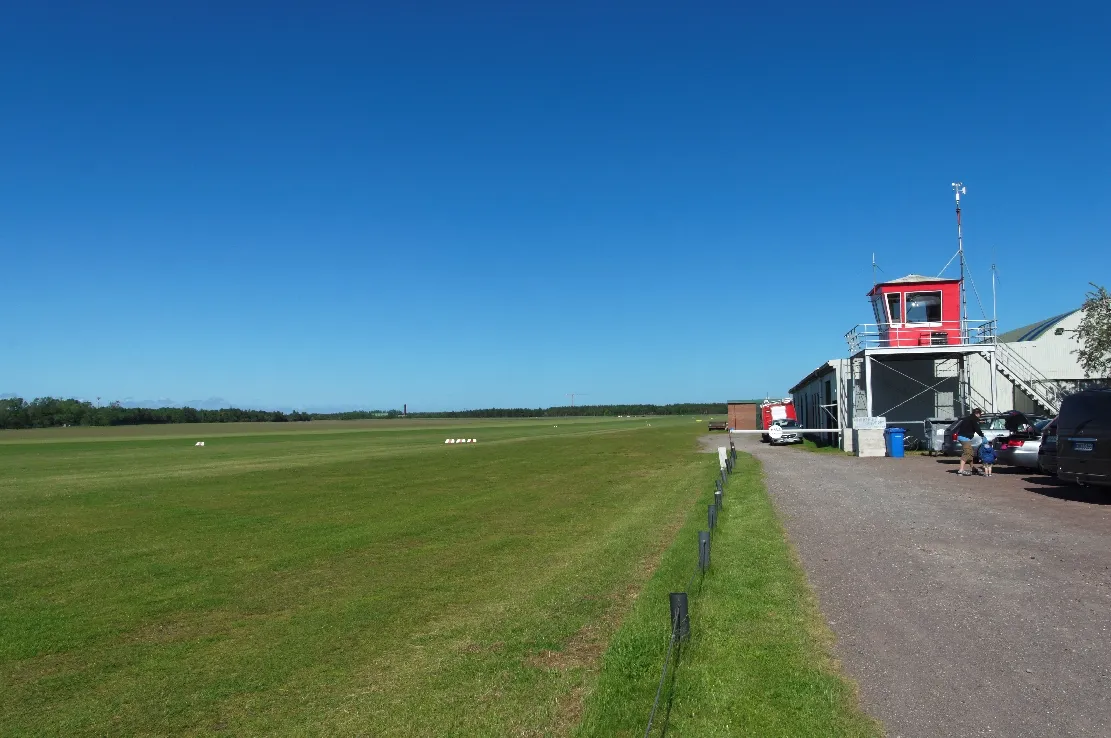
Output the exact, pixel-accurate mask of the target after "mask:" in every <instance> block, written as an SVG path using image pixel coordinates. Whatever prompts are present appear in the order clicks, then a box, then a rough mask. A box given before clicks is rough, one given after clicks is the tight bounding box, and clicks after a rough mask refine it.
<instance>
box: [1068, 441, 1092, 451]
mask: <svg viewBox="0 0 1111 738" xmlns="http://www.w3.org/2000/svg"><path fill="white" fill-rule="evenodd" d="M1072 448H1073V450H1074V451H1091V450H1092V449H1094V448H1095V446H1094V445H1093V444H1091V443H1084V442H1083V441H1077V442H1076V443H1074V444H1073V445H1072Z"/></svg>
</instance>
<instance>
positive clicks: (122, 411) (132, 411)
mask: <svg viewBox="0 0 1111 738" xmlns="http://www.w3.org/2000/svg"><path fill="white" fill-rule="evenodd" d="M312 417H313V416H312V415H310V414H309V413H302V412H293V413H283V412H281V411H278V410H241V409H239V408H235V407H229V408H223V409H220V410H198V409H196V408H192V407H159V408H148V407H123V406H122V405H120V403H118V402H113V403H112V404H110V405H104V406H103V407H97V406H96V405H93V404H92V403H91V402H83V401H81V400H74V399H60V398H57V397H39V398H37V399H35V400H32V401H31V402H26V401H25V400H24V399H23V398H22V397H10V398H5V399H0V428H3V429H18V428H58V427H62V426H67V425H84V426H92V425H157V424H165V423H241V422H288V421H305V420H312Z"/></svg>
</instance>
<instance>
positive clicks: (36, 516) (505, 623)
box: [0, 418, 873, 736]
mask: <svg viewBox="0 0 1111 738" xmlns="http://www.w3.org/2000/svg"><path fill="white" fill-rule="evenodd" d="M649 423H650V424H651V425H650V426H649ZM702 430H704V426H703V425H702V424H696V423H694V422H693V420H692V419H689V418H672V419H661V418H653V419H650V420H645V419H620V420H617V419H579V418H575V419H572V418H566V419H563V418H561V419H558V420H524V421H522V420H508V421H507V420H485V421H430V420H421V421H400V422H399V421H355V422H346V423H345V422H337V423H317V422H313V423H311V424H306V425H299V424H298V425H295V424H288V423H279V424H229V425H212V426H202V425H193V426H172V427H166V426H162V427H144V428H107V429H82V428H68V429H51V430H48V431H32V432H5V433H0V735H4V736H7V735H66V736H93V735H128V736H156V735H158V736H161V735H187V736H188V735H211V734H213V733H216V734H221V735H278V736H283V735H284V736H332V735H368V736H369V735H374V736H394V735H396V736H447V735H467V736H501V735H524V736H532V735H535V736H540V735H568V734H570V733H572V732H574V731H576V730H578V732H579V733H580V734H582V735H592V736H610V735H637V734H639V733H640V732H642V731H643V721H644V720H645V718H646V717H647V710H648V708H649V706H650V704H651V697H652V694H653V692H654V690H655V686H656V679H657V678H658V673H659V672H658V669H659V665H660V664H659V662H660V659H661V658H662V654H663V651H662V649H663V648H664V647H666V640H667V598H666V594H667V592H668V591H669V590H671V589H674V588H676V587H678V586H680V584H681V583H684V582H686V580H687V577H688V576H689V574H690V572H691V571H692V570H693V566H694V560H695V549H694V540H695V537H694V535H695V531H696V530H698V529H699V527H702V526H704V524H705V523H704V521H705V510H706V508H705V505H706V503H707V502H708V501H709V495H708V492H709V491H711V490H712V489H713V479H714V476H715V473H716V469H715V466H716V464H715V457H714V456H712V455H705V454H698V453H695V452H694V450H695V436H696V434H697V433H699V432H701V431H702ZM448 437H451V438H455V437H477V438H479V440H480V442H479V443H478V444H475V445H466V446H459V445H445V444H444V442H443V441H444V439H445V438H448ZM200 439H203V440H206V442H207V446H206V447H204V448H196V447H194V446H193V442H194V441H195V440H200ZM713 555H714V569H713V571H712V573H711V574H710V575H709V576H708V577H707V578H706V580H705V584H704V586H703V588H702V589H701V590H696V593H695V594H694V596H693V598H692V624H693V627H694V636H693V638H692V640H691V642H690V643H689V644H687V645H685V646H684V650H683V654H682V659H681V661H680V666H679V671H678V679H677V681H676V682H675V685H674V690H673V692H669V694H671V695H672V696H673V701H672V704H671V708H672V709H671V713H670V726H671V733H670V734H672V735H677V736H678V735H693V736H713V735H744V734H749V735H872V734H873V733H872V732H870V731H871V730H872V728H871V726H870V724H869V723H868V722H867V721H866V720H865V719H863V718H862V717H860V715H859V714H858V713H856V712H855V711H854V708H853V706H852V696H851V691H850V689H849V687H848V686H847V685H846V683H845V682H843V681H842V680H841V679H839V678H838V677H837V676H836V674H835V673H834V671H833V668H832V665H831V664H830V663H829V661H828V656H827V655H826V654H827V653H828V651H827V646H828V642H827V639H828V634H827V633H826V632H825V631H824V630H823V629H822V627H821V624H820V619H819V618H818V616H817V612H816V609H815V607H814V603H813V601H812V600H811V599H810V596H809V594H808V590H807V588H806V586H805V581H804V579H803V576H802V574H801V573H800V570H799V569H798V567H797V566H796V565H795V564H794V563H793V561H792V559H791V557H790V552H789V550H788V548H787V546H786V544H785V543H784V540H783V536H782V531H781V529H780V527H779V525H778V523H777V522H776V520H775V517H774V515H773V513H772V510H771V506H770V504H769V502H768V500H767V497H766V495H765V493H764V491H763V488H762V486H761V484H760V481H759V473H758V470H757V468H756V466H755V463H754V462H753V461H751V460H750V459H747V457H742V462H741V464H740V467H739V472H738V473H737V474H734V476H733V477H732V478H731V480H730V486H729V497H728V498H727V510H726V514H725V517H724V519H723V522H722V525H721V526H720V527H719V530H718V533H717V539H716V540H715V544H714V553H713ZM661 561H662V563H661ZM653 572H654V573H653ZM622 622H625V625H624V626H622V627H621V628H620V630H618V628H619V626H620V625H621V623H622ZM615 632H616V633H617V635H616V637H615V636H614V634H615ZM607 646H608V650H607ZM603 653H605V656H604V657H603V656H602V654H603ZM602 663H604V669H603V670H602V671H601V672H599V666H600V664H602ZM584 705H585V713H584ZM584 716H585V717H584ZM580 721H581V726H580Z"/></svg>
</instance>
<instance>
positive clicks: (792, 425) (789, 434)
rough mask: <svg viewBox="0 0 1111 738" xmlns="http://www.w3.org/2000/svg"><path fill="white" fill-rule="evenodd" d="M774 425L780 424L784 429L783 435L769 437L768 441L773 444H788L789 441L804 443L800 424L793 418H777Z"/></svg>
mask: <svg viewBox="0 0 1111 738" xmlns="http://www.w3.org/2000/svg"><path fill="white" fill-rule="evenodd" d="M774 425H778V426H779V427H780V428H782V429H783V435H781V436H780V437H779V438H771V437H770V436H769V437H768V442H769V443H771V444H772V445H773V446H786V445H787V444H789V443H802V434H801V433H799V432H798V431H797V430H795V429H797V428H799V427H800V426H799V424H798V423H796V422H795V421H793V420H777V421H776V422H775V423H774Z"/></svg>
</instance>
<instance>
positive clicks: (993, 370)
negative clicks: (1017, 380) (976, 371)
mask: <svg viewBox="0 0 1111 738" xmlns="http://www.w3.org/2000/svg"><path fill="white" fill-rule="evenodd" d="M997 371H998V367H997V366H996V363H995V350H994V349H993V350H992V352H991V411H992V412H993V413H994V412H998V411H997V410H996V409H995V403H996V399H995V396H996V391H997V389H998V387H997V385H996V382H997V377H998V375H997V374H996V372H997Z"/></svg>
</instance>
